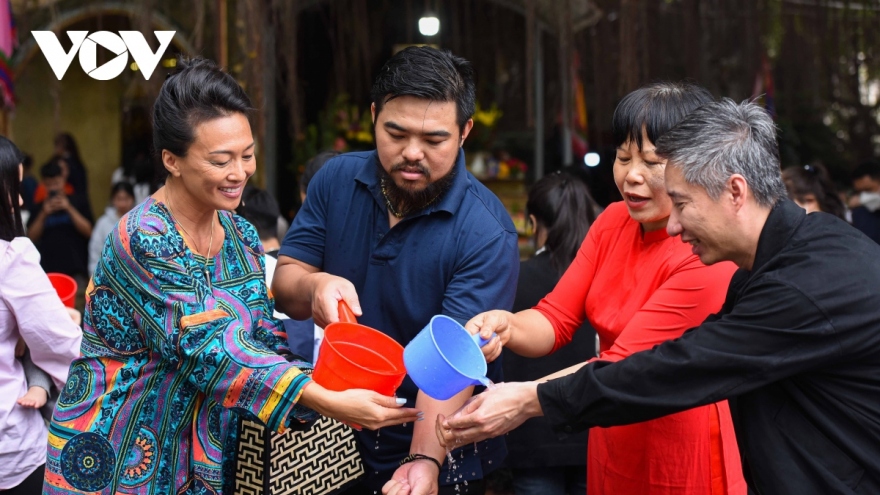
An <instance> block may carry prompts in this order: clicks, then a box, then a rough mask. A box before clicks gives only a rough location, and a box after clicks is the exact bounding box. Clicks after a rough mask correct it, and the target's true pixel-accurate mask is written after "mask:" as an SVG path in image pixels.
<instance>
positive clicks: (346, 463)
mask: <svg viewBox="0 0 880 495" xmlns="http://www.w3.org/2000/svg"><path fill="white" fill-rule="evenodd" d="M304 371H305V372H306V373H308V374H310V372H311V369H309V370H304ZM364 473H365V471H364V465H363V463H362V462H361V456H360V453H359V452H358V449H357V444H356V443H355V439H354V432H353V431H352V429H351V427H350V426H348V425H345V424H343V423H341V422H339V421H337V420H335V419H332V418H327V417H324V416H319V417H318V419H317V420H316V421H314V422H312V423H307V424H303V425H296V426H294V427H292V428H290V429H288V430H287V431H285V432H284V433H282V434H278V433H275V432H274V431H269V429H268V428H266V427H265V426H263V425H262V424H261V423H259V422H256V421H249V420H245V419H242V420H240V421H239V425H238V445H237V447H236V455H235V479H234V490H233V493H234V494H235V495H331V494H334V493H338V492H340V491H342V490H343V489H345V488H347V487H348V486H349V485H351V484H352V483H353V482H355V481H357V480H358V479H359V478H360V477H361V476H363V474H364Z"/></svg>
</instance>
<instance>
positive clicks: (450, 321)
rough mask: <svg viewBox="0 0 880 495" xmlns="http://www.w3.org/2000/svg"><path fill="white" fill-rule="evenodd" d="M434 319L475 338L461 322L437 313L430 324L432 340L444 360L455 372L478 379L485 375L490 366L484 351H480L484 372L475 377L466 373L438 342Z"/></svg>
mask: <svg viewBox="0 0 880 495" xmlns="http://www.w3.org/2000/svg"><path fill="white" fill-rule="evenodd" d="M434 320H439V321H444V322H446V323H447V324H449V325H451V326H453V327H454V328H457V329H460V330H461V331H462V332H463V333H464V335H467V336H468V338H469V339H471V341H474V338H473V336H471V334H470V333H469V332H468V331H467V330H466V329H465V328H464V327H463V326H461V323H459V322H457V321H455V320H454V319H452V318H450V317H448V316H446V315H437V316H434V317H433V318H431V323H430V324H429V325H430V327H431V342H432V343H433V344H434V347H435V349H436V350H437V353H438V354H440V357H441V358H443V360H444V361H446V364H448V365H449V367H450V368H452V369H454V370H455V372H456V373H458V374H460V375H461V376H466V377H468V378H471V379H473V380H478V379H479V378H481V377H485V376H486V371H487V369H488V368H487V366H486V361H485V358H483V354H482V353H479V357H480V358H482V359H481V361H480V362H481V363H482V364H483V366H481V368H482V370H483V373H482V374H481V375H480V376H479V377H476V378H475V377H472V376H471V375H469V374H467V373H465V372H464V371H463V370H461V369H459V367H458V366H456V365H455V363H454V362H453V360H452V359H450V357H449V356H447V355H446V353H444V352H443V350H442V347H441V346H440V345H439V344H438V343H437V337H436V336H435V335H434ZM474 343H475V344H476V345H477V349H479V348H480V345H479V344H477V343H476V342H474ZM475 356H476V355H475Z"/></svg>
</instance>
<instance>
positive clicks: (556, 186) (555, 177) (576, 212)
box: [526, 171, 596, 275]
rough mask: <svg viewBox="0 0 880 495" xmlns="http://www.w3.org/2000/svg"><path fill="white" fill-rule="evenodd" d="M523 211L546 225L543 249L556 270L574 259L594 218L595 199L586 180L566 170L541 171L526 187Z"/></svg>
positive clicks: (566, 265) (561, 269)
mask: <svg viewBox="0 0 880 495" xmlns="http://www.w3.org/2000/svg"><path fill="white" fill-rule="evenodd" d="M526 214H527V215H534V216H535V220H536V221H537V222H538V223H539V224H540V225H542V226H543V227H544V228H545V229H547V242H546V244H545V245H546V246H547V250H548V251H550V260H551V263H552V264H553V267H554V268H556V270H557V271H558V273H559V274H560V275H562V273H563V272H564V271H565V270H566V269H567V268H568V265H570V264H571V262H572V261H573V260H574V257H575V255H577V251H578V249H579V248H580V246H581V243H582V242H583V240H584V237H586V235H587V230H589V228H590V225H592V224H593V221H594V220H596V210H595V202H594V201H593V197H592V196H591V195H590V189H589V188H588V187H587V184H586V183H585V182H584V181H583V180H581V179H580V178H579V177H576V176H574V175H572V174H570V173H568V172H561V171H560V172H556V173H552V174H550V175H545V176H544V177H543V178H542V179H541V180H539V181H538V182H536V183H535V185H533V186H532V188H531V190H529V197H528V200H526Z"/></svg>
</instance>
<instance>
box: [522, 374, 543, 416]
mask: <svg viewBox="0 0 880 495" xmlns="http://www.w3.org/2000/svg"><path fill="white" fill-rule="evenodd" d="M538 385H539V383H538V382H525V383H523V386H524V387H528V390H529V392H528V395H527V396H526V400H525V401H523V412H525V413H526V414H527V415H528V417H530V418H534V417H538V416H543V415H544V410H543V409H542V408H541V401H540V400H538Z"/></svg>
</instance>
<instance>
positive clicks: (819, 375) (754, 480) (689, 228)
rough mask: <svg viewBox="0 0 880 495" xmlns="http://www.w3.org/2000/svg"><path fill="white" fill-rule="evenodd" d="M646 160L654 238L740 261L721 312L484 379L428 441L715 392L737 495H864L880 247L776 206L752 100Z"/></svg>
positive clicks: (774, 182) (871, 437) (875, 375)
mask: <svg viewBox="0 0 880 495" xmlns="http://www.w3.org/2000/svg"><path fill="white" fill-rule="evenodd" d="M656 151H657V153H658V154H659V155H661V156H664V157H665V158H667V160H668V161H667V165H666V188H667V192H668V194H669V195H670V197H671V198H672V200H673V211H672V214H671V215H670V217H669V222H668V226H667V229H668V231H669V234H670V235H680V236H681V238H682V241H684V242H687V243H689V244H691V245H692V246H693V251H694V253H695V254H696V255H698V256H699V257H700V259H701V260H702V261H703V262H704V263H706V264H712V263H716V262H719V261H722V260H730V261H733V262H734V263H736V264H737V265H738V266H739V267H740V269H739V270H738V271H737V272H736V274H735V275H734V277H733V279H732V280H731V282H730V288H729V289H728V294H727V299H726V301H725V302H724V305H723V306H722V308H721V311H719V312H718V313H717V314H714V315H712V316H710V317H709V318H707V319H706V321H705V322H703V324H702V325H700V326H699V327H697V328H694V329H691V330H689V331H688V332H687V333H685V334H684V335H683V336H682V337H681V338H679V339H676V340H673V341H668V342H665V343H663V344H660V345H658V346H656V347H654V348H653V349H651V350H649V351H644V352H640V353H636V354H633V355H632V356H630V357H628V358H626V359H624V360H622V361H619V362H617V363H610V362H602V361H596V362H592V363H589V364H586V365H582V366H581V367H580V368H571V369H569V370H566V371H567V372H569V373H570V374H568V375H567V376H563V377H562V378H558V379H553V380H550V381H546V382H544V383H537V382H527V383H506V384H502V385H501V386H496V388H494V389H493V390H489V391H488V392H487V393H484V394H481V395H480V396H477V397H475V398H474V400H473V401H471V402H470V403H468V404H467V405H466V406H465V407H464V408H463V409H462V410H460V411H459V412H458V413H456V414H455V415H454V416H453V417H451V418H448V419H445V420H439V421H438V422H437V434H438V437H439V438H440V439H441V442H446V443H447V444H454V443H455V442H462V443H466V442H472V441H474V440H480V439H482V438H486V437H489V436H495V435H500V434H503V433H505V432H507V431H510V430H511V429H513V428H515V427H517V426H518V425H519V424H521V423H522V422H523V421H525V420H526V419H527V418H529V417H533V416H539V415H544V416H546V417H547V419H548V420H549V421H550V423H551V425H552V426H553V427H554V429H556V430H557V431H558V432H561V433H572V432H575V431H580V430H584V429H586V428H590V427H594V426H614V425H621V424H630V423H636V422H641V421H646V420H649V419H654V418H657V417H660V416H664V415H667V414H671V413H676V412H679V411H683V410H686V409H689V408H692V407H696V406H701V405H704V404H710V403H713V402H717V401H719V400H723V399H728V400H729V402H730V410H731V415H732V418H733V422H734V428H735V430H736V434H737V441H738V443H739V448H740V452H741V454H742V461H743V472H744V474H745V476H746V479H747V481H748V484H749V490H750V493H755V494H770V495H784V494H792V495H795V494H796V495H810V494H817V495H818V494H823V495H824V494H830V493H835V494H867V493H871V494H876V493H880V263H877V261H876V260H877V259H880V247H878V246H877V244H875V243H874V242H873V241H871V240H870V239H869V238H867V237H866V236H864V235H863V234H861V233H860V232H858V231H857V230H856V229H854V228H852V227H851V226H849V225H847V224H846V223H845V222H843V221H841V220H839V219H837V218H836V217H834V216H832V215H827V214H824V213H812V214H809V215H807V214H806V212H805V211H804V210H803V209H801V208H800V207H798V206H797V205H796V204H794V203H793V202H791V201H790V200H788V199H787V198H786V194H785V187H784V186H783V184H782V181H781V178H780V170H779V157H778V151H777V145H776V130H775V126H774V125H773V122H772V120H771V119H770V117H769V116H768V115H767V114H766V112H765V111H764V110H763V109H761V108H760V107H759V106H757V105H755V104H754V103H741V104H736V103H734V102H733V101H731V100H729V99H725V100H722V101H719V102H716V103H709V104H706V105H704V106H703V107H701V108H699V109H697V110H696V111H694V112H693V113H691V114H690V115H689V116H688V117H686V118H685V120H684V121H682V122H681V123H680V124H679V125H678V126H676V127H675V128H673V129H672V130H670V131H669V132H667V133H666V134H664V135H663V136H662V137H661V138H660V139H659V140H658V142H657V150H656ZM671 310H674V308H671ZM716 421H717V418H716ZM707 455H709V453H707ZM719 475H720V474H719Z"/></svg>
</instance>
